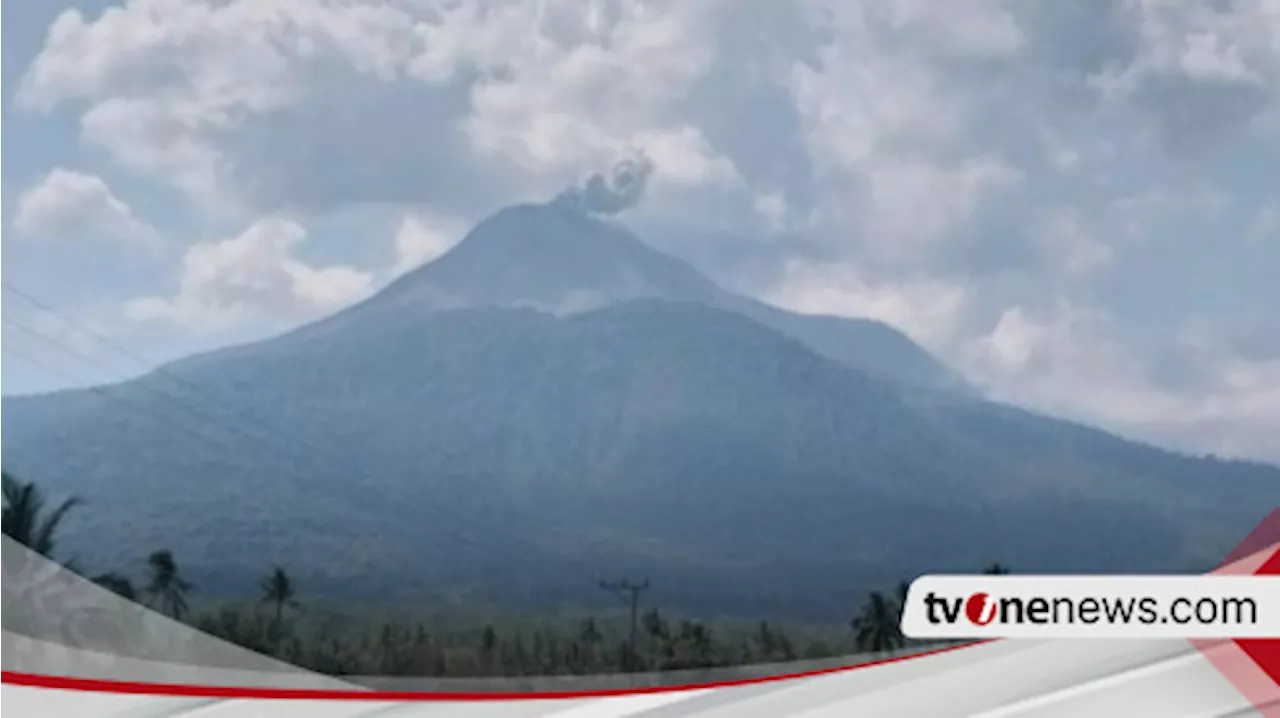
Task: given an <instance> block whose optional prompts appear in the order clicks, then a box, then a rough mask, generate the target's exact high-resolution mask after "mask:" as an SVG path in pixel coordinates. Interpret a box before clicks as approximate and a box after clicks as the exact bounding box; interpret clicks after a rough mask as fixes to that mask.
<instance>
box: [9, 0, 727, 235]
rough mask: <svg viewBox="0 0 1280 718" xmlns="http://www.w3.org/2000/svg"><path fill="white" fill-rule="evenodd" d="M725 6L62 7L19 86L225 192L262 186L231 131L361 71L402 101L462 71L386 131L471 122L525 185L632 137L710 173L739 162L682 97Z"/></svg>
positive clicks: (162, 168)
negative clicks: (702, 127)
mask: <svg viewBox="0 0 1280 718" xmlns="http://www.w3.org/2000/svg"><path fill="white" fill-rule="evenodd" d="M718 6H719V3H684V2H671V1H670V0H615V1H614V2H608V3H604V4H601V5H600V6H599V7H597V8H596V10H594V11H592V13H589V14H587V15H582V13H580V12H578V10H579V7H580V4H579V3H577V2H570V1H568V0H555V1H552V2H543V1H540V2H503V3H499V4H495V5H491V6H486V7H484V8H483V9H481V8H480V7H478V6H476V5H460V4H457V3H451V2H421V3H412V2H396V3H377V2H364V1H356V2H345V1H339V0H326V1H324V2H316V3H306V4H298V3H294V2H289V1H288V0H231V1H229V2H211V1H208V2H194V3H177V2H172V0H131V1H130V2H128V3H126V4H125V5H124V6H123V7H120V8H112V9H109V10H107V11H105V12H104V13H103V14H102V16H101V17H99V18H96V19H94V20H87V19H86V18H85V17H84V16H83V15H82V14H81V13H80V12H79V11H75V10H68V11H66V12H64V13H63V14H62V15H61V16H59V18H58V20H57V21H56V22H55V24H54V25H53V27H52V28H51V29H50V31H49V34H48V37H47V39H46V41H45V45H44V48H43V49H42V51H41V53H40V54H39V56H38V57H37V58H36V60H35V62H34V63H33V64H32V66H31V68H30V70H29V71H28V73H27V75H26V76H25V78H24V79H23V82H22V86H21V90H20V93H19V96H20V98H21V100H22V101H23V102H24V103H25V105H26V106H28V107H31V108H36V109H43V110H50V109H53V108H56V107H59V106H61V105H64V104H73V105H78V106H81V107H83V114H82V117H81V125H82V134H83V136H84V138H85V139H86V141H88V142H89V143H91V144H93V145H96V146H99V147H102V148H103V149H105V150H107V151H108V152H109V153H111V154H112V156H114V157H115V159H116V160H117V161H119V162H121V163H122V164H124V165H126V166H128V167H130V168H132V169H134V170H137V171H141V172H144V173H147V174H149V175H151V176H154V177H157V178H160V179H162V180H164V181H166V182H169V183H171V184H172V185H174V186H176V187H178V188H180V189H182V190H184V191H186V192H188V193H189V194H191V195H192V196H194V197H197V198H198V199H200V200H201V201H204V202H207V203H210V204H213V205H216V206H228V207H233V208H234V207H237V206H239V205H246V204H247V205H253V204H254V203H255V201H257V200H256V197H255V196H254V193H253V189H254V185H255V184H256V183H257V182H258V181H259V180H261V178H257V177H247V178H246V177H243V176H242V175H243V173H245V172H246V171H249V170H248V169H247V167H250V166H252V165H246V163H244V162H241V161H239V160H241V159H242V158H240V157H237V155H236V152H237V143H238V142H241V141H244V140H245V139H246V138H248V137H250V136H251V135H252V134H253V133H254V132H255V131H261V128H262V127H263V126H264V123H267V122H269V121H271V120H272V119H273V118H277V117H280V116H283V115H284V114H286V113H287V112H289V111H290V110H292V109H294V108H297V107H300V106H305V105H306V104H307V103H308V102H309V101H311V100H313V99H315V98H317V97H323V96H325V95H328V94H330V93H333V92H334V91H335V90H334V89H333V88H338V87H345V86H346V85H347V83H348V82H349V81H350V80H351V79H353V78H355V79H358V82H359V84H360V86H361V87H362V88H366V89H365V90H364V91H366V92H368V91H370V90H368V89H367V88H379V87H381V88H383V90H381V91H380V93H379V101H383V102H388V103H392V104H394V103H402V102H403V101H405V100H406V99H407V98H411V97H414V96H415V95H416V96H419V97H420V98H421V101H425V102H433V99H430V98H432V97H433V96H435V95H434V94H433V93H444V94H447V93H448V92H450V91H451V89H450V88H451V87H452V84H451V83H456V82H460V81H461V82H465V83H468V84H469V88H468V91H467V98H466V101H465V106H464V108H463V109H464V111H463V113H462V114H460V115H455V116H454V117H438V118H435V120H434V121H436V122H439V123H440V124H438V125H437V126H421V127H417V128H415V131H414V133H413V134H411V135H410V134H406V135H404V136H402V137H394V138H378V139H379V140H380V141H388V140H393V139H394V140H401V141H403V142H405V143H406V144H410V145H411V144H415V143H420V142H422V141H423V138H424V137H430V136H432V135H434V136H435V137H436V141H451V138H450V139H448V140H445V139H443V136H444V135H446V134H449V133H454V132H458V131H461V137H462V138H463V139H464V141H465V142H467V143H468V145H469V147H468V149H469V150H470V151H471V152H472V154H473V156H472V157H471V160H472V161H476V162H481V163H484V162H487V163H490V164H493V165H494V166H495V167H497V168H498V169H499V171H505V172H506V173H508V174H514V175H515V178H516V179H519V180H521V181H524V182H525V183H526V185H529V186H532V185H530V183H544V184H545V183H551V184H552V186H555V185H562V184H564V183H566V182H569V181H571V180H572V179H574V178H576V177H577V176H580V175H582V174H584V173H586V172H590V171H598V170H601V169H603V168H606V167H608V166H609V165H610V164H612V162H613V161H614V159H615V158H616V157H617V155H619V154H620V153H622V152H624V151H626V150H627V149H629V148H631V147H639V149H641V150H643V151H645V152H646V153H648V154H649V155H650V156H652V157H655V158H657V159H659V160H660V161H661V164H660V165H659V168H658V177H657V178H658V180H659V181H660V182H661V181H666V180H670V181H672V182H674V183H677V184H680V183H684V184H688V183H699V182H704V181H715V180H718V179H723V178H725V177H726V176H730V175H731V174H732V172H731V164H730V163H728V161H727V160H726V159H725V158H723V157H722V156H720V155H718V153H716V152H715V150H714V149H712V148H711V147H710V146H709V145H708V143H707V142H706V140H705V138H704V137H702V136H701V134H700V132H699V130H698V129H697V128H695V127H691V126H689V125H687V124H686V123H684V122H683V121H681V120H679V118H678V117H677V116H676V115H675V112H674V106H675V104H676V103H677V102H678V101H680V100H681V99H682V98H683V97H684V94H685V93H686V92H687V91H688V90H689V89H690V87H691V83H693V82H694V81H696V80H697V79H698V78H699V77H700V76H701V75H702V74H703V73H704V72H705V70H706V68H707V66H708V64H709V62H710V60H711V58H712V57H713V56H714V50H715V48H714V46H713V43H711V42H709V40H710V36H711V34H710V32H709V28H711V27H713V26H712V25H711V18H712V17H713V15H714V14H715V12H717V10H718ZM593 18H594V19H593ZM531 29H532V30H533V31H532V32H531ZM439 102H440V105H441V106H442V107H443V106H445V105H447V104H448V102H447V101H445V100H439ZM345 111H349V110H344V112H345ZM362 124H364V125H365V126H366V127H372V122H371V121H367V122H364V123H362ZM350 129H351V130H355V131H356V132H357V133H358V132H359V128H356V127H352V128H350ZM373 131H376V130H373ZM402 131H403V130H402ZM280 139H283V140H284V141H285V142H288V138H280ZM340 139H341V141H342V142H344V143H353V141H354V140H355V139H356V138H355V137H353V136H345V137H342V138H340ZM312 149H314V148H312ZM329 149H330V151H332V152H345V151H347V150H351V151H355V150H356V149H357V147H355V146H339V147H331V148H329ZM254 169H256V166H255V167H254ZM262 171H265V168H264V170H262ZM277 171H287V168H285V169H284V170H277ZM545 191H546V190H545V189H543V192H545ZM266 209H267V210H269V211H271V210H274V209H278V208H270V207H268V208H266Z"/></svg>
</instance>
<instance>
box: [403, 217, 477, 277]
mask: <svg viewBox="0 0 1280 718" xmlns="http://www.w3.org/2000/svg"><path fill="white" fill-rule="evenodd" d="M466 231H467V227H466V225H464V224H463V223H461V222H457V221H454V220H451V219H448V218H443V217H439V216H437V215H435V214H432V213H430V212H426V211H418V212H410V213H406V214H405V215H404V216H402V217H401V218H400V220H399V224H398V225H397V227H396V230H395V253H396V261H395V266H394V268H393V269H392V272H393V273H394V274H403V273H405V272H407V271H409V270H411V269H415V268H417V267H419V266H421V265H423V264H426V263H427V262H430V261H432V260H434V259H436V258H438V257H439V256H440V255H442V254H444V253H445V252H446V251H448V250H449V248H450V247H452V246H453V245H454V244H456V243H457V242H458V241H459V240H460V239H462V237H463V235H465V234H466Z"/></svg>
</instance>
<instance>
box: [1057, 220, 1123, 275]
mask: <svg viewBox="0 0 1280 718" xmlns="http://www.w3.org/2000/svg"><path fill="white" fill-rule="evenodd" d="M1038 239H1039V241H1040V243H1041V244H1042V245H1043V246H1044V248H1045V249H1046V251H1047V252H1048V254H1049V257H1050V258H1051V260H1053V261H1055V262H1056V263H1057V264H1058V266H1060V267H1061V268H1062V271H1063V272H1064V273H1065V274H1066V275H1067V276H1068V277H1080V276H1084V275H1088V274H1092V273H1094V272H1095V271H1097V270H1099V269H1102V268H1103V267H1106V266H1107V265H1109V264H1110V263H1111V262H1112V260H1113V259H1114V256H1115V253H1114V251H1113V250H1112V249H1111V247H1110V246H1108V245H1107V244H1106V243H1104V242H1103V241H1101V240H1100V239H1098V238H1097V237H1096V236H1095V235H1094V234H1093V233H1092V232H1091V231H1089V230H1088V229H1087V228H1085V227H1084V226H1083V224H1082V222H1081V221H1080V218H1079V217H1078V216H1077V213H1075V212H1071V211H1057V212H1054V213H1052V214H1051V215H1050V216H1049V218H1048V219H1047V220H1046V221H1045V222H1044V226H1043V227H1042V228H1041V229H1040V232H1039V235H1038Z"/></svg>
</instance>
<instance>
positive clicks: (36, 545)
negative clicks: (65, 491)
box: [0, 471, 82, 558]
mask: <svg viewBox="0 0 1280 718" xmlns="http://www.w3.org/2000/svg"><path fill="white" fill-rule="evenodd" d="M0 477H2V480H3V493H4V515H3V518H2V519H0V523H2V524H3V530H4V535H5V536H8V537H9V538H11V539H13V540H14V541H17V542H18V543H20V544H22V545H23V546H26V547H27V548H29V549H31V550H32V551H34V552H36V553H38V554H40V555H41V556H45V557H47V558H48V557H52V555H53V549H54V544H55V534H57V532H58V525H59V524H61V523H62V519H63V518H65V517H66V515H67V512H68V511H70V510H71V509H73V508H75V507H76V506H78V505H79V504H80V503H82V502H81V501H80V499H79V498H78V497H75V496H72V497H71V498H68V499H66V500H64V501H63V502H62V503H60V504H58V506H57V508H55V509H54V510H53V511H50V512H48V513H47V514H46V513H45V510H44V509H45V500H44V494H43V493H41V491H40V488H39V487H37V486H36V485H35V484H34V483H32V482H24V481H21V480H19V479H18V478H16V477H15V476H14V475H13V474H10V473H9V472H7V471H5V472H2V474H0Z"/></svg>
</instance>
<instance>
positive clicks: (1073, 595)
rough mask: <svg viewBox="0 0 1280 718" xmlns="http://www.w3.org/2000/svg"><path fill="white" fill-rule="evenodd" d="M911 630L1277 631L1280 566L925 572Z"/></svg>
mask: <svg viewBox="0 0 1280 718" xmlns="http://www.w3.org/2000/svg"><path fill="white" fill-rule="evenodd" d="M902 632H903V633H904V634H905V635H906V636H907V637H909V638H943V639H946V638H957V639H959V638H1277V637H1280V576H1004V575H995V576H992V575H982V576H922V577H920V578H918V579H916V580H915V581H914V582H913V583H912V584H911V588H910V590H909V591H908V593H907V600H906V606H905V609H904V610H903V612H902Z"/></svg>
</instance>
